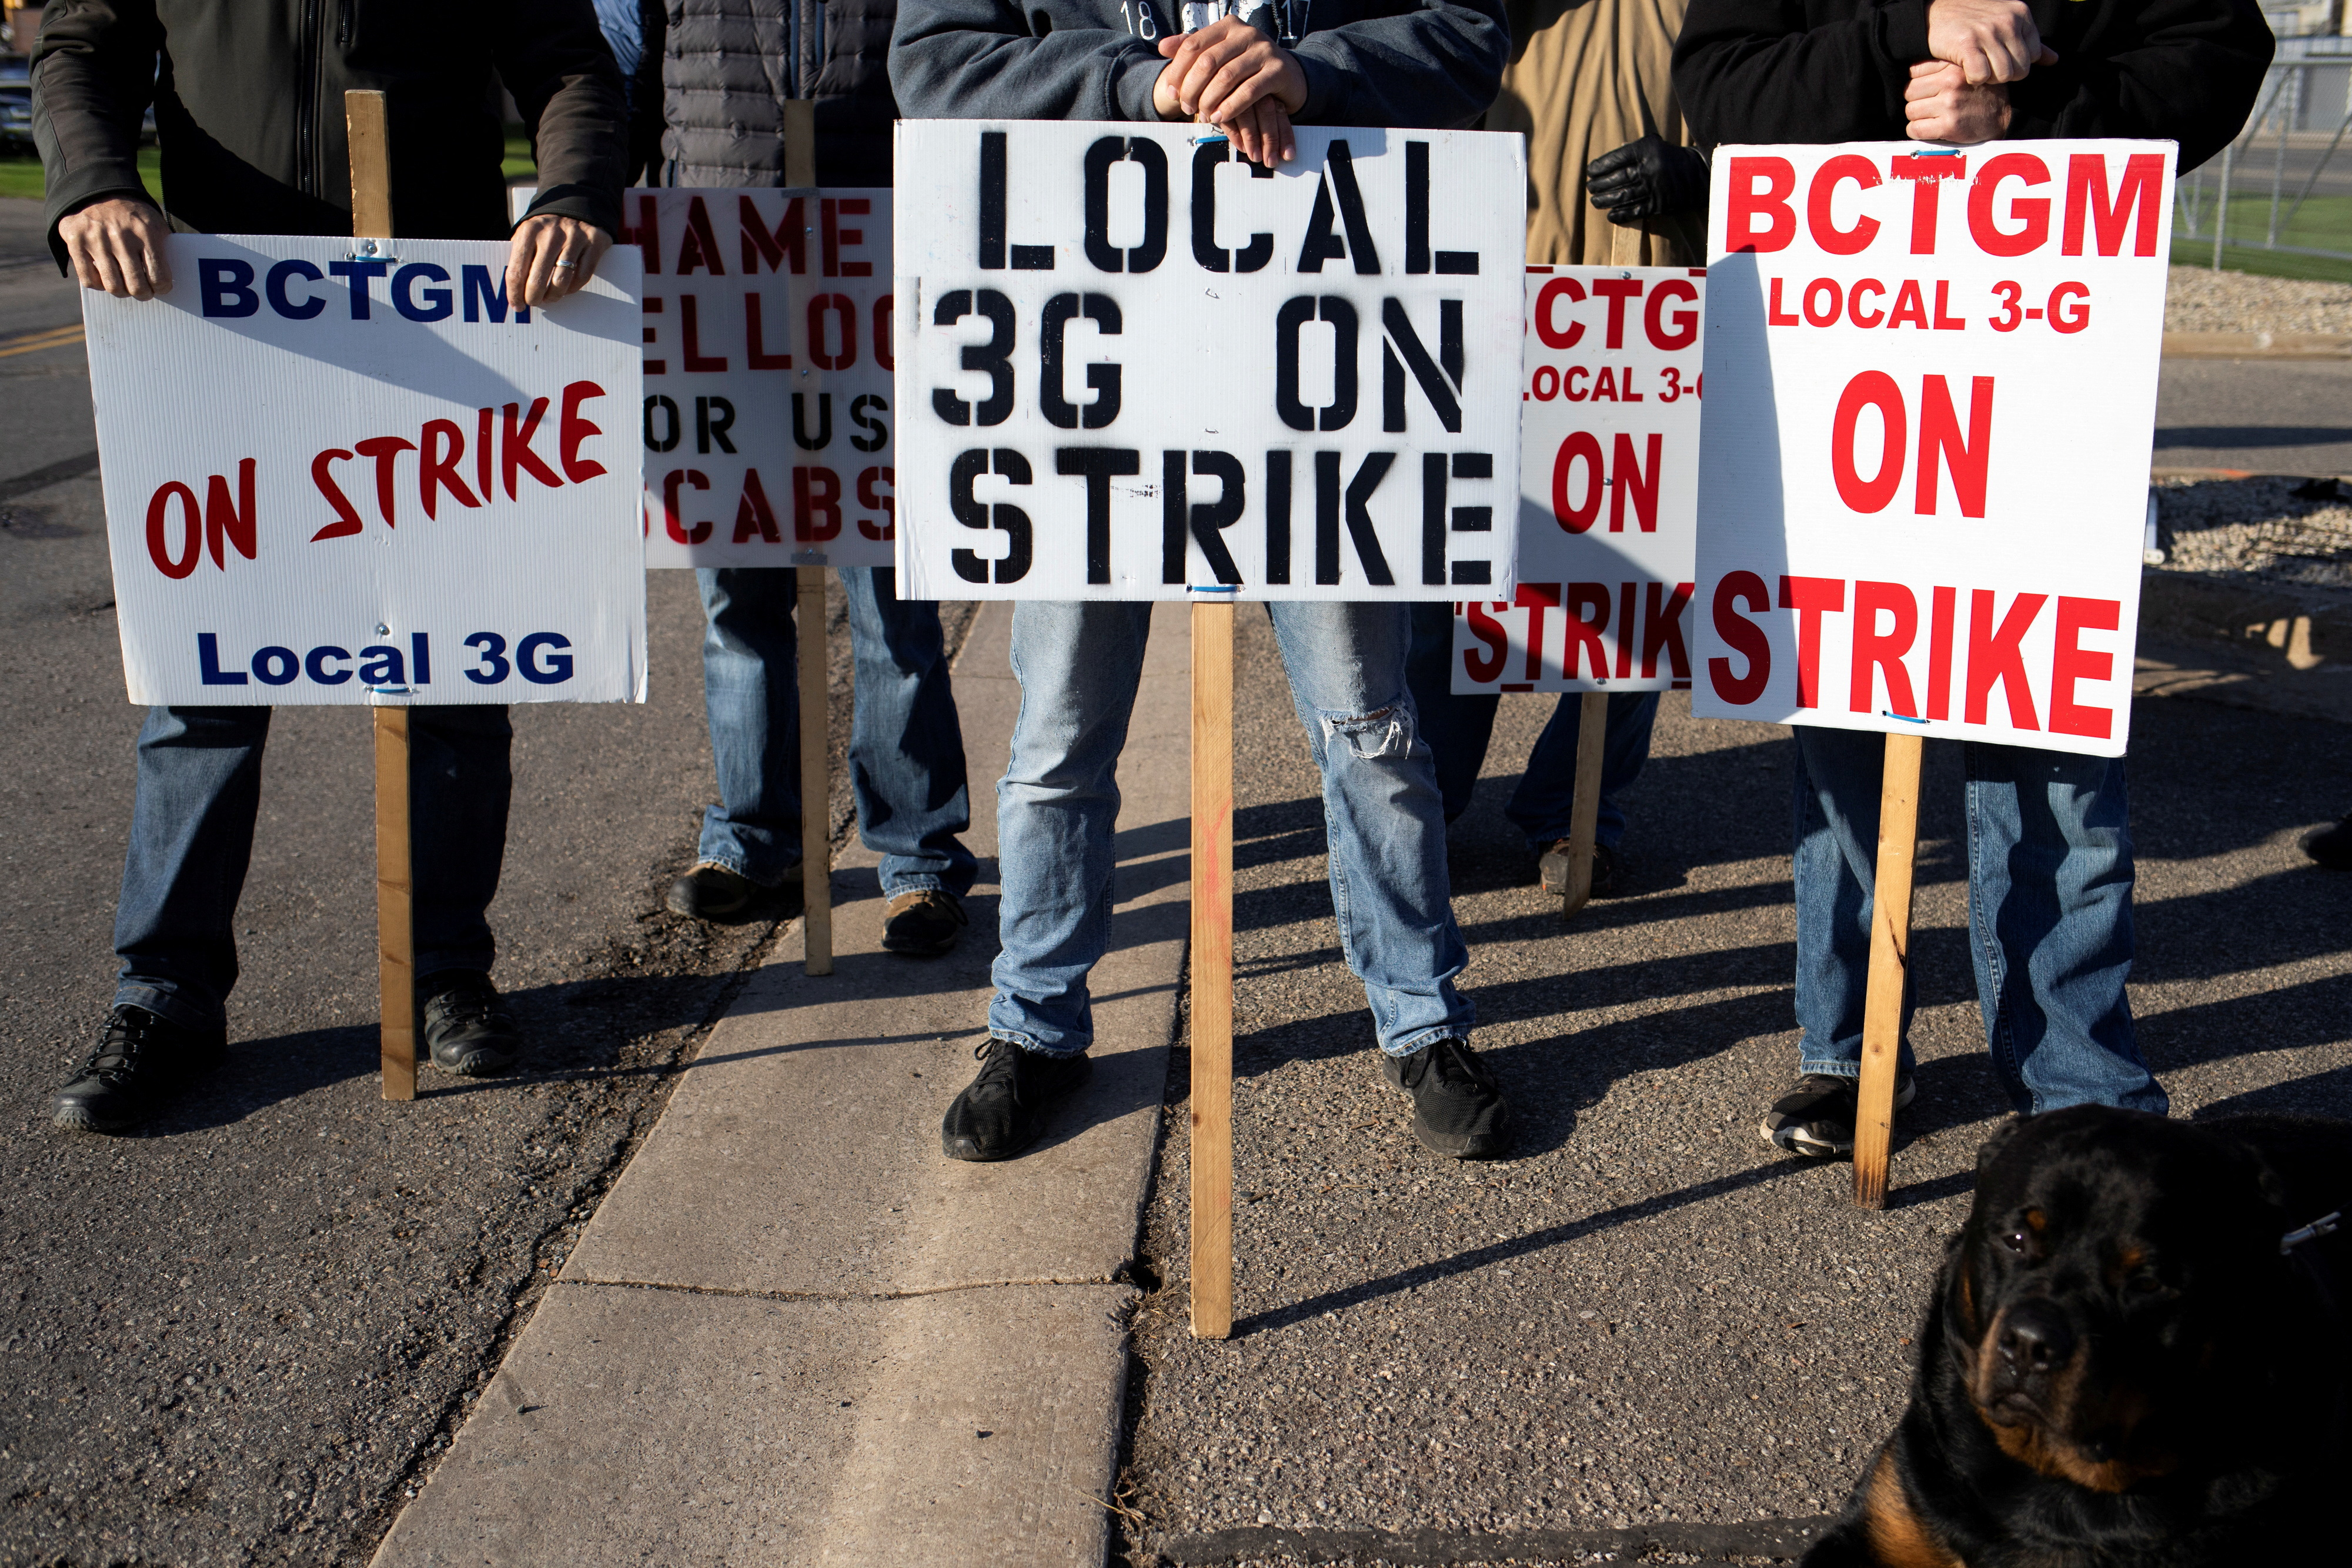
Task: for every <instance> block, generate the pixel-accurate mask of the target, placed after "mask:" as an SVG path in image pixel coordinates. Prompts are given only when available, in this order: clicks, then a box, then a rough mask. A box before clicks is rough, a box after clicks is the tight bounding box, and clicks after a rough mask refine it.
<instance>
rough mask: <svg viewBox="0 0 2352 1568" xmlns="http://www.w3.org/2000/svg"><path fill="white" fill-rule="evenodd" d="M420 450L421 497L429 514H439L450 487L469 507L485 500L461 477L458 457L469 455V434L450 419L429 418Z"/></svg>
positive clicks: (418, 478)
mask: <svg viewBox="0 0 2352 1568" xmlns="http://www.w3.org/2000/svg"><path fill="white" fill-rule="evenodd" d="M417 439H418V445H417V449H416V490H417V499H419V500H420V501H422V502H423V503H424V504H425V516H426V517H439V516H440V515H441V513H440V501H441V492H442V491H443V490H445V489H446V490H447V491H448V492H449V494H451V495H452V496H455V497H457V499H458V500H460V501H462V502H464V503H465V504H466V505H467V506H468V507H478V506H480V505H481V504H482V503H481V501H480V500H479V499H478V497H476V496H475V495H474V492H473V491H471V490H469V489H467V487H466V481H465V480H463V479H461V478H459V477H458V476H457V460H458V459H459V458H461V457H463V456H465V455H466V433H465V432H464V431H462V430H460V429H458V428H457V421H455V420H449V419H428V420H426V421H425V428H424V429H423V430H422V431H420V432H419V433H418V437H417Z"/></svg>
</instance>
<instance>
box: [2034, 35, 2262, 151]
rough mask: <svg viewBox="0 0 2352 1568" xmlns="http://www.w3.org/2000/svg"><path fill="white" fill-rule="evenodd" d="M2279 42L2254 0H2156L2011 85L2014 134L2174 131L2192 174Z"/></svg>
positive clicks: (2246, 103)
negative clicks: (2119, 34)
mask: <svg viewBox="0 0 2352 1568" xmlns="http://www.w3.org/2000/svg"><path fill="white" fill-rule="evenodd" d="M2118 9H2120V8H2118ZM2110 31H2113V32H2119V33H2124V34H2125V35H2126V36H2124V37H2103V35H2104V34H2107V33H2109V32H2110ZM2274 47H2276V46H2275V40H2274V39H2273V37H2272V35H2271V29H2270V24H2269V23H2267V22H2265V21H2263V14H2262V13H2261V12H2260V11H2258V10H2256V9H2255V8H2254V5H2253V0H2147V4H2144V5H2138V6H2135V7H2133V8H2132V11H2131V14H2130V15H2129V16H2128V17H2118V18H2116V24H2114V25H2110V26H2095V28H2094V30H2093V31H2092V32H2091V33H2090V35H2089V36H2088V37H2085V38H2084V41H2083V44H2082V46H2080V47H2076V48H2074V49H2064V48H2062V49H2060V51H2059V53H2060V58H2059V60H2058V63H2057V64H2056V65H2054V66H2042V67H2038V68H2035V70H2034V71H2033V72H2032V75H2030V76H2028V77H2027V78H2025V79H2024V80H2023V81H2021V82H2019V83H2017V84H2015V85H2014V86H2012V87H2011V89H2009V102H2010V110H2011V119H2010V125H2009V135H2010V136H2011V137H2012V138H2031V137H2053V136H2137V137H2160V138H2163V137H2168V138H2170V139H2171V140H2173V141H2178V142H2179V143H2180V162H2179V168H2180V172H2182V173H2184V174H2185V173H2187V172H2189V170H2191V169H2194V168H2195V167H2197V165H2199V164H2200V163H2202V162H2205V161H2206V160H2207V159H2208V158H2210V157H2212V156H2213V155H2214V154H2215V153H2217V152H2221V149H2222V147H2223V146H2224V145H2226V144H2227V143H2228V142H2229V141H2230V139H2231V137H2234V136H2235V135H2237V133H2238V131H2239V130H2240V128H2242V126H2243V125H2244V124H2245V123H2246V116H2247V115H2249V114H2251V113H2252V112H2253V108H2254V99H2255V97H2256V96H2257V95H2258V94H2259V93H2261V91H2262V89H2263V72H2264V71H2266V70H2267V69H2269V68H2270V63H2271V53H2272V50H2273V48H2274Z"/></svg>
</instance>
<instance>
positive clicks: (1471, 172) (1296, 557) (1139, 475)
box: [895, 120, 1526, 600]
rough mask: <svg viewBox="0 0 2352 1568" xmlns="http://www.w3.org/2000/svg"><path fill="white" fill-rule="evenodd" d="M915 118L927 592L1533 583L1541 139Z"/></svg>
mask: <svg viewBox="0 0 2352 1568" xmlns="http://www.w3.org/2000/svg"><path fill="white" fill-rule="evenodd" d="M1297 141H1298V152H1297V159H1296V161H1294V162H1287V163H1285V164H1282V165H1281V166H1280V167H1278V168H1276V169H1275V170H1271V171H1269V170H1265V169H1263V168H1257V167H1255V166H1254V165H1250V164H1247V163H1244V162H1239V161H1237V159H1236V155H1235V154H1234V152H1233V151H1232V149H1231V148H1230V147H1229V146H1228V145H1227V143H1226V141H1225V139H1224V138H1223V136H1221V135H1218V134H1215V133H1213V132H1209V131H1204V130H1203V128H1202V127H1199V126H1180V125H1129V124H1090V123H1067V122H1063V123H1020V122H1014V123H1010V124H998V123H994V122H991V121H985V120H908V121H902V122H901V123H900V124H899V126H898V178H899V189H900V193H902V194H904V195H905V196H906V197H907V201H906V202H905V203H904V204H903V208H902V210H903V213H904V215H905V218H906V222H905V223H903V224H901V225H899V227H898V241H897V262H896V271H897V274H898V280H897V284H896V289H895V292H896V294H897V296H898V298H899V299H900V300H901V301H903V302H904V305H905V308H904V311H903V312H902V314H901V315H900V318H899V324H898V334H899V336H898V343H899V349H898V361H899V365H900V371H899V380H900V392H899V399H898V402H899V407H900V411H901V413H904V414H905V416H906V417H905V420H904V422H903V423H902V425H901V427H900V429H899V430H898V441H899V448H900V450H899V456H900V458H901V461H900V462H899V464H898V473H899V476H900V481H901V483H900V507H899V523H900V534H899V566H900V570H901V571H902V573H903V577H902V581H901V587H900V591H902V592H904V593H906V594H907V595H908V596H909V597H913V598H947V599H1182V598H1186V597H1188V596H1190V595H1191V594H1192V592H1193V591H1195V590H1196V589H1210V590H1223V591H1229V592H1231V593H1233V594H1234V595H1235V596H1238V597H1241V598H1245V599H1345V600H1373V599H1389V600H1443V599H1452V598H1456V597H1458V596H1459V593H1460V591H1462V590H1463V589H1465V588H1470V587H1475V588H1479V589H1482V590H1485V591H1489V592H1491V593H1494V594H1496V595H1500V596H1503V597H1506V598H1507V597H1509V595H1510V594H1511V592H1512V591H1513V588H1514V584H1513V582H1512V579H1511V562H1512V545H1513V538H1514V536H1515V534H1516V531H1517V507H1515V506H1514V505H1513V504H1512V500H1511V476H1513V475H1515V474H1516V473H1517V471H1518V414H1519V391H1518V370H1519V352H1518V340H1519V331H1518V317H1519V292H1520V277H1521V270H1520V269H1521V266H1522V264H1523V262H1524V260H1525V258H1526V241H1525V236H1524V232H1523V223H1524V209H1525V198H1524V193H1525V189H1526V172H1525V159H1524V155H1523V152H1522V150H1521V146H1520V142H1519V139H1518V138H1517V137H1516V136H1504V135H1488V134H1485V133H1481V132H1475V131H1368V130H1360V129H1355V130H1350V129H1333V128H1316V129H1308V128H1306V127H1301V128H1299V130H1298V132H1297Z"/></svg>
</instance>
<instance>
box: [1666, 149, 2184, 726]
mask: <svg viewBox="0 0 2352 1568" xmlns="http://www.w3.org/2000/svg"><path fill="white" fill-rule="evenodd" d="M2173 153H2174V148H2173V144H2172V143H2170V142H2168V141H2166V142H2156V141H2005V142H2000V143H1998V144H1996V145H1991V146H1986V147H1977V148H1969V149H1965V150H1959V151H1950V150H1943V151H1937V150H1923V149H1922V148H1921V147H1919V146H1918V145H1917V144H1916V143H1906V142H1897V143H1891V144H1889V143H1849V144H1844V145H1836V146H1822V147H1738V146H1730V147H1724V148H1720V149H1718V150H1717V153H1716V157H1715V189H1714V196H1713V203H1712V207H1711V213H1712V217H1711V222H1712V225H1713V233H1712V234H1711V235H1710V236H1709V237H1710V246H1709V254H1710V257H1711V259H1710V261H1709V264H1708V270H1707V293H1706V316H1707V320H1706V439H1705V444H1704V447H1703V451H1702V454H1701V458H1700V473H1699V544H1698V585H1699V587H1698V602H1697V604H1696V606H1695V608H1696V610H1697V612H1698V613H1697V615H1696V622H1697V624H1696V643H1697V646H1696V650H1695V654H1696V685H1695V690H1694V692H1693V710H1694V711H1695V712H1696V713H1697V714H1699V715H1701V716H1712V717H1737V718H1756V719H1767V720H1772V721H1777V722H1780V723H1793V724H1818V725H1826V726H1830V727H1837V728H1846V729H1869V730H1884V731H1889V732H1894V733H1911V734H1918V735H1938V736H1948V737H1958V738H1965V739H1976V740H1990V741H2000V742H2003V743H2007V744H2011V745H2023V746H2034V747H2045V748H2049V749H2054V750H2062V751H2075V752H2084V753H2089V754H2093V755H2099V756H2120V755H2121V754H2122V752H2123V750H2124V743H2125V738H2126V727H2127V726H2128V723H2129V718H2130V712H2131V705H2130V695H2131V669H2132V639H2133V632H2134V629H2135V627H2136V624H2137V618H2138V607H2139V570H2140V564H2141V563H2140V548H2141V535H2142V528H2143V524H2144V520H2145V517H2146V507H2147V465H2148V456H2149V450H2150V446H2151V444H2152V441H2153V433H2154V426H2155V415H2156V388H2157V365H2158V354H2159V352H2160V349H2161V342H2162V334H2163V328H2164V287H2165V267H2166V261H2167V258H2168V255H2169V249H2170V237H2171V236H2170V228H2171V225H2170V213H2171V202H2172V179H2173Z"/></svg>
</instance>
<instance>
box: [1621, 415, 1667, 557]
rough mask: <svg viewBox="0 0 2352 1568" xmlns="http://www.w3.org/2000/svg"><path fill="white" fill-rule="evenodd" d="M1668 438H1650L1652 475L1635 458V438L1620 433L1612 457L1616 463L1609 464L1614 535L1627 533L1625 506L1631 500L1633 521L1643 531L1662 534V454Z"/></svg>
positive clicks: (1661, 436)
mask: <svg viewBox="0 0 2352 1568" xmlns="http://www.w3.org/2000/svg"><path fill="white" fill-rule="evenodd" d="M1665 439H1666V438H1665V437H1664V436H1663V435H1652V436H1651V437H1650V465H1649V470H1648V472H1646V473H1644V472H1643V467H1642V464H1641V460H1640V459H1639V458H1637V457H1635V456H1634V455H1633V437H1632V436H1630V435H1628V434H1625V433H1624V432H1623V431H1622V430H1621V431H1619V432H1618V433H1617V439H1616V441H1615V443H1614V450H1613V451H1612V453H1611V456H1612V458H1613V459H1614V461H1612V463H1611V464H1610V465H1609V477H1610V486H1609V531H1610V532H1611V533H1612V534H1622V533H1623V532H1624V531H1625V503H1626V501H1627V499H1628V498H1629V497H1630V498H1631V499H1632V501H1633V520H1634V522H1635V523H1636V524H1638V525H1639V527H1640V528H1641V530H1642V532H1643V533H1645V534H1654V533H1656V532H1657V531H1658V469H1659V467H1660V461H1659V455H1660V453H1661V451H1662V450H1663V449H1664V444H1665Z"/></svg>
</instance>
